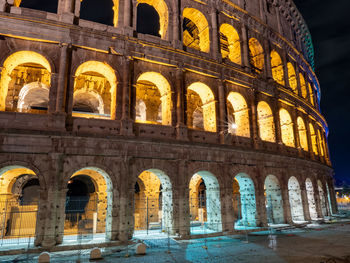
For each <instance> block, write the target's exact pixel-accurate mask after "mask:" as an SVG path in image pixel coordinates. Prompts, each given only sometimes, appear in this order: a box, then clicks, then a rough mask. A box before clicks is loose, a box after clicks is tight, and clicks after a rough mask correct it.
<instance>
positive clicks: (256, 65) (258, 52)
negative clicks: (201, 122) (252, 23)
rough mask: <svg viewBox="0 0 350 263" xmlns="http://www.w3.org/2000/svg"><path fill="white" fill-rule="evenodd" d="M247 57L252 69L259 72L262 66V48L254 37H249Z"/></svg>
mask: <svg viewBox="0 0 350 263" xmlns="http://www.w3.org/2000/svg"><path fill="white" fill-rule="evenodd" d="M249 57H250V64H251V65H252V67H253V69H254V70H255V71H256V72H258V73H261V71H262V69H263V68H264V49H263V48H262V46H261V44H260V43H259V41H258V40H257V39H256V38H251V39H249Z"/></svg>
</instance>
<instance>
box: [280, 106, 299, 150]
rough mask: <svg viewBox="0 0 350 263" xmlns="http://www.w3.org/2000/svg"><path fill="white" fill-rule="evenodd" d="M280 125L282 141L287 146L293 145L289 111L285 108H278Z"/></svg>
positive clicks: (292, 130)
mask: <svg viewBox="0 0 350 263" xmlns="http://www.w3.org/2000/svg"><path fill="white" fill-rule="evenodd" d="M280 126H281V135H282V142H283V143H284V144H285V145H287V146H289V147H295V141H294V129H293V122H292V118H291V117H290V114H289V112H288V111H287V110H285V109H281V110H280Z"/></svg>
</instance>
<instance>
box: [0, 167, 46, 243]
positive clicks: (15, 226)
mask: <svg viewBox="0 0 350 263" xmlns="http://www.w3.org/2000/svg"><path fill="white" fill-rule="evenodd" d="M39 190H40V183H39V180H38V177H37V175H36V174H35V173H34V171H32V170H30V169H28V168H26V167H23V166H8V167H4V168H2V169H0V236H1V239H2V240H3V244H4V245H5V244H6V243H7V242H6V241H4V240H6V239H8V240H9V242H8V243H9V245H11V246H13V242H11V241H10V240H11V239H18V242H21V243H22V242H24V243H26V244H28V242H30V243H32V242H33V240H34V239H33V237H35V234H36V225H37V212H38V206H39ZM31 240H32V241H31Z"/></svg>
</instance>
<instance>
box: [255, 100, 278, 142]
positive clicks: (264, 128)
mask: <svg viewBox="0 0 350 263" xmlns="http://www.w3.org/2000/svg"><path fill="white" fill-rule="evenodd" d="M257 110H258V125H259V135H260V139H261V140H263V141H267V142H276V133H275V123H274V118H273V114H272V110H271V108H270V106H269V105H268V104H267V103H266V102H265V101H260V102H259V104H258V108H257Z"/></svg>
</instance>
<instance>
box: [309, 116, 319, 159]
mask: <svg viewBox="0 0 350 263" xmlns="http://www.w3.org/2000/svg"><path fill="white" fill-rule="evenodd" d="M309 127H310V136H311V144H312V151H313V153H314V154H315V155H318V149H317V138H316V133H315V128H314V126H313V125H312V124H311V123H310V124H309Z"/></svg>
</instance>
